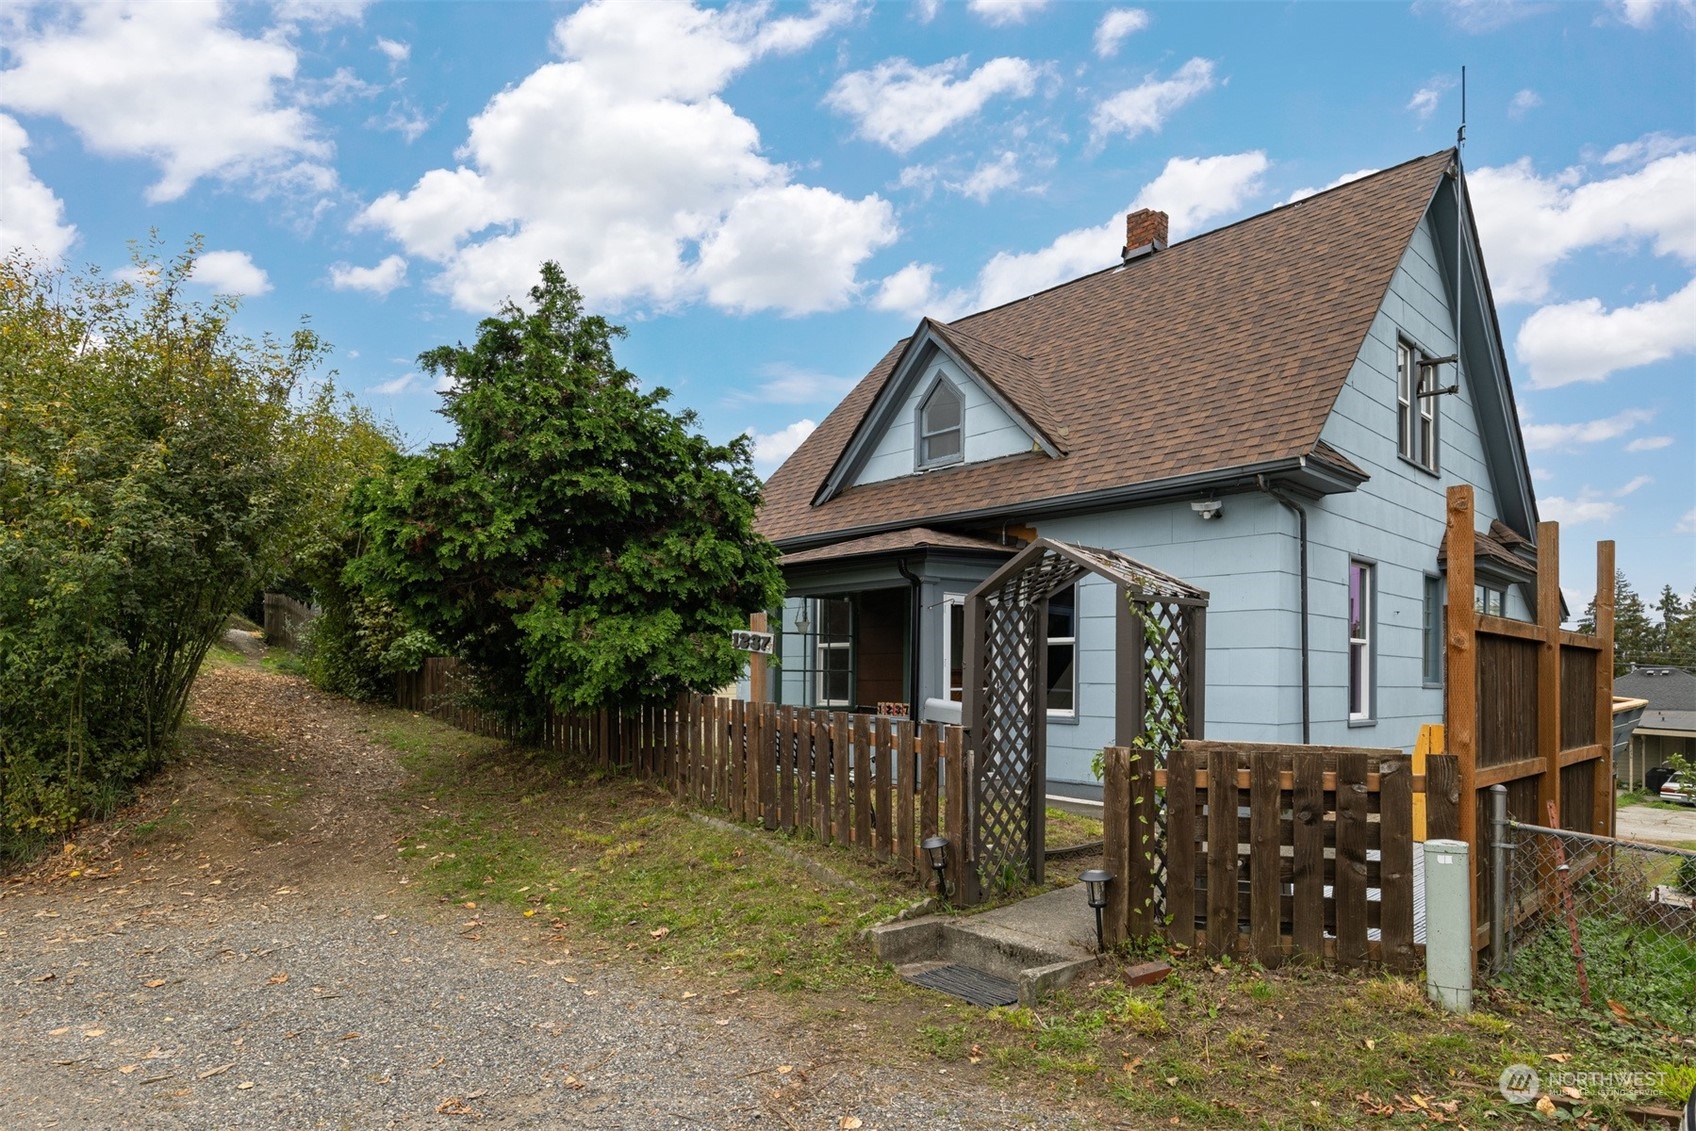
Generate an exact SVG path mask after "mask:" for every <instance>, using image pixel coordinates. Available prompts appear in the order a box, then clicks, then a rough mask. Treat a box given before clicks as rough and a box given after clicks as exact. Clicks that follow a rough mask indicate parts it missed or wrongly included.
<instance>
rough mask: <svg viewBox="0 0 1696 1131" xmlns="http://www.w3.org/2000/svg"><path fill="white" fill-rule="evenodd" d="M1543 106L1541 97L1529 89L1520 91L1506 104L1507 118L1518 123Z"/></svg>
mask: <svg viewBox="0 0 1696 1131" xmlns="http://www.w3.org/2000/svg"><path fill="white" fill-rule="evenodd" d="M1541 105H1543V96H1542V95H1540V94H1538V93H1537V92H1536V91H1535V90H1531V89H1529V88H1527V89H1525V90H1521V91H1519V92H1518V93H1516V94H1515V95H1514V96H1513V99H1512V100H1511V101H1510V102H1509V103H1508V117H1510V118H1512V119H1514V120H1515V121H1518V120H1519V119H1520V118H1523V117H1525V116H1526V115H1527V114H1529V113H1531V111H1533V110H1535V109H1537V107H1539V106H1541Z"/></svg>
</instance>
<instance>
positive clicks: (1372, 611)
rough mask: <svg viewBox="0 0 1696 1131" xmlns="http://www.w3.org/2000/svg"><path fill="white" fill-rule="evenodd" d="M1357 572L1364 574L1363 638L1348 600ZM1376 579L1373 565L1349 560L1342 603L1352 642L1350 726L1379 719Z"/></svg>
mask: <svg viewBox="0 0 1696 1131" xmlns="http://www.w3.org/2000/svg"><path fill="white" fill-rule="evenodd" d="M1356 569H1359V570H1361V571H1363V576H1362V578H1361V587H1360V601H1361V605H1362V606H1363V608H1362V609H1361V616H1360V623H1361V630H1362V635H1360V636H1356V635H1355V634H1354V619H1353V617H1352V616H1351V615H1350V610H1349V609H1348V608H1347V607H1346V606H1347V602H1348V599H1349V590H1351V589H1352V588H1353V586H1354V571H1355V570H1356ZM1376 575H1377V569H1376V568H1375V566H1374V565H1373V563H1372V562H1369V561H1362V560H1361V559H1359V558H1350V559H1349V577H1348V582H1347V584H1345V585H1344V587H1343V601H1344V604H1345V608H1344V618H1345V620H1346V621H1347V622H1348V623H1347V631H1348V634H1349V635H1348V642H1349V644H1348V679H1347V682H1346V693H1347V695H1348V700H1347V705H1348V708H1349V712H1348V715H1349V722H1351V723H1369V722H1373V721H1374V720H1375V719H1376V718H1377V716H1376V715H1375V714H1374V713H1373V712H1374V711H1375V709H1376V707H1377V702H1376V700H1377V694H1376V691H1377V688H1376V685H1375V683H1374V676H1375V673H1374V671H1373V660H1374V656H1373V654H1372V651H1373V635H1374V633H1375V631H1376V628H1377V625H1376V624H1375V623H1374V619H1373V618H1375V617H1376V616H1377V614H1378V610H1377V607H1376V606H1377V595H1376V593H1374V592H1373V590H1374V589H1375V588H1376V585H1377V576H1376ZM1357 648H1358V649H1359V650H1360V689H1359V690H1360V709H1359V710H1356V709H1355V706H1354V698H1355V694H1354V693H1355V687H1354V671H1355V665H1354V658H1355V650H1356V649H1357Z"/></svg>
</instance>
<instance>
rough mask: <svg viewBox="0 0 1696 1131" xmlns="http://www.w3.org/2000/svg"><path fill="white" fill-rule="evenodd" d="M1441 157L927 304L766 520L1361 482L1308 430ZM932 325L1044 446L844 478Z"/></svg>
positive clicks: (798, 463)
mask: <svg viewBox="0 0 1696 1131" xmlns="http://www.w3.org/2000/svg"><path fill="white" fill-rule="evenodd" d="M1454 165H1455V153H1454V151H1453V150H1444V151H1442V152H1440V153H1434V154H1431V155H1430V156H1427V157H1421V158H1418V159H1417V160H1414V161H1409V162H1407V163H1405V164H1403V165H1399V166H1396V167H1395V168H1392V169H1388V170H1385V171H1384V172H1381V173H1378V174H1375V175H1373V176H1370V177H1365V178H1362V179H1360V180H1357V181H1353V182H1350V183H1349V184H1346V185H1343V186H1341V187H1339V188H1335V189H1332V190H1329V191H1327V192H1323V193H1320V194H1318V195H1315V196H1311V197H1308V198H1306V199H1304V200H1301V201H1298V202H1296V203H1294V204H1288V205H1284V206H1282V207H1279V208H1275V209H1273V210H1272V211H1270V212H1266V213H1263V214H1261V215H1259V216H1254V217H1251V218H1249V219H1247V220H1243V221H1241V222H1239V223H1236V224H1233V225H1230V226H1229V227H1225V228H1220V229H1217V230H1215V231H1212V232H1207V233H1205V234H1203V235H1200V236H1196V237H1194V238H1192V239H1188V240H1185V241H1183V242H1180V243H1176V244H1173V245H1172V246H1170V247H1169V248H1167V249H1165V250H1164V251H1158V252H1155V253H1154V254H1151V255H1146V256H1143V257H1141V258H1138V259H1133V260H1131V261H1129V262H1127V263H1124V264H1121V265H1117V266H1114V267H1112V268H1109V269H1107V270H1104V271H1100V272H1097V273H1095V274H1093V275H1087V276H1085V277H1083V278H1081V279H1077V280H1074V281H1072V282H1070V283H1065V284H1062V285H1061V286H1058V287H1054V288H1052V289H1050V290H1047V291H1043V292H1041V293H1039V294H1035V295H1031V296H1030V297H1028V298H1024V299H1021V300H1019V301H1017V302H1013V303H1009V304H1007V305H1005V306H1000V307H996V308H994V309H992V310H987V311H983V312H981V313H979V314H974V315H971V316H969V317H966V318H962V319H959V320H957V321H955V322H952V323H948V324H946V325H943V324H938V323H935V322H933V321H931V320H928V319H927V320H925V321H923V322H921V323H920V327H919V330H918V332H917V333H916V335H915V338H912V339H906V340H904V341H902V342H899V343H897V344H896V345H895V347H894V348H892V349H891V350H890V351H889V352H888V353H887V354H886V355H885V356H884V358H883V360H882V361H880V362H879V363H878V364H877V366H875V367H874V368H873V369H872V371H871V372H870V373H869V374H868V375H867V376H866V377H865V378H864V379H863V380H862V381H861V382H860V384H859V385H858V386H857V387H856V388H855V389H854V391H853V392H851V393H850V394H849V395H848V397H847V398H846V399H845V400H843V402H842V403H841V404H840V405H838V406H837V408H836V409H835V410H834V411H833V412H831V413H830V415H829V416H827V417H826V418H825V420H824V422H823V423H822V424H820V425H819V427H818V428H817V429H816V430H815V431H814V432H813V434H812V435H811V436H810V437H808V439H807V440H806V441H805V442H804V443H803V444H802V445H801V446H800V447H799V448H798V449H797V450H796V452H795V453H794V455H792V456H791V457H790V458H789V459H788V460H787V461H786V462H785V463H784V464H783V466H782V467H781V468H779V469H778V471H777V472H776V473H775V474H774V475H773V476H772V477H771V479H770V480H769V481H768V482H767V484H766V490H765V503H764V505H763V507H762V509H761V513H760V518H759V527H760V529H761V530H762V532H764V533H765V534H766V535H767V536H768V537H770V538H771V539H773V540H774V541H776V542H777V543H779V544H780V545H787V546H792V547H797V548H799V547H803V546H807V545H814V544H818V543H822V542H828V541H831V540H833V539H841V538H844V537H852V536H854V535H859V534H866V533H871V532H873V531H877V530H881V529H890V528H895V527H904V526H911V525H914V524H918V523H930V524H933V525H943V524H952V523H954V522H970V521H974V520H977V519H980V518H983V517H985V516H988V515H991V514H1009V513H1018V512H1020V511H1025V512H1039V511H1042V510H1045V509H1053V508H1055V507H1060V506H1068V505H1069V506H1089V505H1114V504H1115V503H1120V502H1127V501H1134V499H1135V498H1139V497H1156V494H1157V493H1158V492H1160V491H1164V492H1165V493H1166V494H1168V495H1170V494H1176V493H1179V492H1181V491H1182V490H1184V489H1186V486H1188V487H1190V488H1192V489H1195V490H1203V489H1206V485H1208V484H1209V483H1220V482H1225V481H1226V480H1227V478H1228V477H1230V476H1236V477H1239V478H1241V477H1246V476H1252V475H1253V474H1255V473H1257V472H1266V473H1285V474H1294V473H1297V472H1301V473H1302V474H1312V475H1314V476H1316V477H1320V478H1323V479H1326V480H1328V481H1330V482H1333V483H1334V484H1335V486H1332V487H1330V488H1329V489H1332V490H1345V489H1348V488H1350V487H1352V486H1355V485H1358V483H1359V482H1361V481H1363V480H1364V479H1365V478H1366V474H1365V472H1363V471H1361V470H1360V469H1359V468H1358V467H1356V466H1355V465H1354V464H1353V463H1351V462H1350V461H1349V460H1348V459H1347V458H1346V457H1344V456H1342V455H1341V454H1340V453H1338V452H1336V451H1334V450H1333V449H1331V448H1329V447H1328V446H1327V445H1324V444H1322V443H1321V442H1320V439H1319V435H1320V430H1321V429H1322V428H1323V427H1324V426H1325V422H1326V420H1327V418H1328V417H1329V416H1330V413H1331V410H1332V408H1333V406H1334V404H1335V402H1336V399H1337V396H1338V394H1339V392H1340V391H1341V389H1342V387H1343V383H1344V381H1345V380H1346V379H1347V377H1348V375H1349V372H1350V370H1351V368H1352V367H1353V365H1354V362H1355V359H1356V356H1357V355H1358V354H1359V352H1360V349H1361V345H1362V343H1363V341H1364V339H1365V337H1366V334H1367V332H1368V330H1369V329H1370V327H1371V325H1372V322H1373V319H1374V317H1375V316H1376V314H1377V312H1378V309H1379V307H1380V305H1381V304H1382V302H1383V298H1384V294H1385V292H1386V290H1387V289H1388V287H1389V284H1390V281H1391V278H1392V276H1393V275H1394V273H1395V271H1396V268H1397V266H1398V265H1399V264H1400V263H1401V260H1402V256H1403V253H1404V251H1405V250H1406V248H1407V245H1408V242H1409V240H1410V239H1411V238H1412V236H1413V232H1414V230H1415V228H1416V227H1417V225H1418V224H1419V223H1420V221H1421V220H1422V218H1423V217H1424V216H1425V213H1426V210H1427V209H1428V208H1429V206H1430V205H1431V203H1432V200H1433V197H1434V196H1435V194H1436V193H1437V191H1438V189H1439V188H1440V187H1441V185H1442V183H1443V179H1444V177H1446V176H1447V175H1448V173H1449V171H1450V170H1451V168H1453V167H1454ZM933 332H934V334H935V336H936V338H938V339H939V340H941V341H942V342H944V343H945V344H947V345H948V346H949V348H950V349H951V350H953V351H955V352H957V353H958V354H960V355H962V360H964V361H966V362H967V363H969V364H970V365H971V366H972V367H974V368H975V369H976V371H977V373H978V374H980V375H981V376H982V377H984V378H985V379H986V381H987V382H988V383H989V384H991V385H992V386H993V387H994V389H995V390H996V391H997V392H998V393H999V395H1000V396H1001V397H1003V398H1005V399H1006V400H1007V401H1008V402H1010V403H1011V404H1012V405H1013V407H1014V408H1015V409H1016V410H1017V411H1018V413H1019V414H1021V415H1022V416H1023V417H1024V418H1025V419H1026V420H1027V421H1028V422H1030V423H1031V424H1032V425H1033V426H1034V427H1035V428H1036V429H1037V430H1038V431H1039V432H1040V433H1041V434H1042V435H1041V436H1040V437H1039V439H1041V440H1046V441H1048V442H1049V443H1050V445H1051V446H1052V447H1053V448H1055V449H1056V450H1057V451H1056V454H1049V453H1048V452H1044V451H1032V452H1029V453H1024V454H1019V455H1013V456H1006V457H1003V458H1000V459H995V460H986V461H982V462H969V463H961V464H954V465H952V466H949V467H945V468H938V469H935V470H931V471H927V472H924V473H922V474H915V475H908V476H901V477H898V478H895V479H888V480H883V481H880V482H874V483H867V484H862V485H859V486H849V485H846V482H845V477H844V476H843V475H842V474H841V469H840V467H839V465H840V464H842V462H843V457H844V455H845V453H846V452H847V451H848V449H849V446H850V444H851V442H853V441H854V439H855V437H856V434H857V433H858V432H859V431H861V430H862V422H863V421H864V420H865V419H866V417H867V415H868V413H870V412H871V411H872V409H873V408H874V405H877V404H878V403H879V402H880V394H882V393H883V392H884V390H885V386H886V385H887V384H889V382H890V379H891V378H892V376H896V375H897V374H898V373H901V372H902V366H903V364H904V358H905V356H906V354H907V353H908V352H909V351H908V346H909V344H910V343H912V342H913V341H915V340H917V338H919V337H924V336H927V335H929V334H930V333H933ZM884 399H887V398H884ZM815 500H818V502H817V504H816V505H815Z"/></svg>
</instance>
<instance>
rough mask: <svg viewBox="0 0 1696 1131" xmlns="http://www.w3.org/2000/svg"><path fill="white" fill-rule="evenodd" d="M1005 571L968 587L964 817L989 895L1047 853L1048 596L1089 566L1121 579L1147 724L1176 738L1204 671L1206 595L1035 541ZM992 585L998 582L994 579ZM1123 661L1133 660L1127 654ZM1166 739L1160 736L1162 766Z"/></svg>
mask: <svg viewBox="0 0 1696 1131" xmlns="http://www.w3.org/2000/svg"><path fill="white" fill-rule="evenodd" d="M1007 568H1008V570H1010V571H1011V572H1007V573H1004V574H999V575H997V577H996V579H995V580H994V581H992V582H990V583H986V586H985V587H983V588H980V589H979V590H978V591H977V592H975V593H974V594H973V595H972V598H971V599H972V600H973V601H981V608H982V611H983V639H982V641H981V642H980V643H981V647H980V648H979V649H978V661H977V664H978V666H977V667H976V669H975V670H974V671H972V672H969V673H967V679H968V681H970V686H971V687H973V688H976V689H978V694H979V697H980V699H979V702H978V704H977V708H978V718H977V719H976V720H975V721H968V725H970V726H972V727H973V728H974V731H973V734H972V743H973V752H974V754H975V757H976V763H975V772H974V774H973V779H972V782H971V787H970V789H969V791H968V795H967V803H968V808H969V809H970V812H969V813H968V814H967V819H966V824H967V828H968V829H969V830H970V835H971V838H972V845H973V851H972V860H973V864H972V866H973V868H974V869H975V871H976V874H977V879H978V882H979V886H980V887H981V889H982V894H983V895H985V896H993V895H995V894H997V893H1001V892H1005V891H1007V890H1008V889H1010V888H1013V887H1016V886H1019V885H1021V884H1023V883H1026V882H1028V881H1030V880H1031V879H1034V878H1035V876H1036V874H1037V865H1038V863H1039V862H1040V859H1041V857H1040V856H1039V855H1038V854H1039V853H1041V852H1042V851H1043V846H1042V845H1041V844H1037V843H1033V832H1034V818H1035V816H1036V815H1037V813H1038V810H1037V809H1036V808H1035V806H1037V805H1040V804H1042V803H1043V792H1044V789H1045V787H1046V785H1047V783H1046V782H1044V781H1039V780H1037V779H1038V778H1039V776H1040V774H1041V771H1042V767H1041V766H1040V765H1039V761H1038V746H1039V743H1040V740H1041V738H1042V736H1043V735H1045V734H1046V731H1045V730H1041V731H1039V729H1038V728H1039V727H1041V728H1045V727H1046V726H1047V723H1048V713H1047V710H1046V701H1045V694H1044V691H1045V689H1044V687H1043V685H1042V682H1041V680H1040V679H1039V674H1038V673H1039V672H1040V671H1041V670H1042V667H1043V662H1044V655H1045V652H1046V644H1047V640H1046V632H1045V629H1046V626H1045V625H1044V624H1043V622H1042V614H1043V610H1044V608H1045V602H1046V600H1047V598H1049V597H1050V596H1052V595H1053V594H1054V593H1055V592H1057V591H1058V590H1061V589H1064V588H1065V587H1066V586H1068V585H1070V584H1072V583H1073V582H1074V581H1076V580H1077V579H1078V578H1079V577H1080V576H1082V575H1083V574H1085V573H1094V574H1097V575H1100V576H1101V577H1103V578H1106V579H1108V580H1110V581H1113V582H1114V583H1115V584H1117V585H1122V586H1124V587H1125V591H1128V592H1129V594H1130V598H1131V601H1132V606H1133V611H1135V612H1137V613H1138V614H1139V615H1140V616H1141V618H1142V622H1143V628H1144V632H1143V635H1144V642H1143V672H1144V676H1145V678H1144V681H1143V701H1142V706H1143V718H1142V722H1143V724H1144V729H1145V731H1146V732H1152V733H1154V734H1156V735H1163V736H1168V737H1169V738H1170V740H1171V741H1176V740H1178V739H1181V738H1184V737H1188V736H1189V734H1190V733H1191V732H1192V728H1191V727H1190V726H1189V720H1188V719H1186V718H1185V717H1184V712H1185V710H1187V707H1188V704H1190V703H1191V702H1192V701H1193V697H1192V695H1191V691H1192V688H1193V687H1195V686H1197V684H1196V681H1199V680H1200V679H1201V672H1200V668H1201V657H1200V656H1199V655H1192V654H1191V652H1192V648H1193V645H1194V642H1195V640H1196V639H1197V637H1196V635H1195V632H1194V621H1193V618H1194V617H1196V616H1197V615H1198V613H1199V611H1200V609H1201V608H1203V607H1204V606H1205V605H1206V603H1207V594H1206V593H1205V592H1203V591H1202V590H1199V589H1196V588H1194V587H1193V586H1191V585H1189V584H1188V583H1186V582H1184V581H1181V580H1179V579H1178V578H1175V577H1172V576H1171V575H1169V574H1164V573H1161V572H1160V571H1158V570H1155V569H1152V568H1150V567H1148V566H1145V565H1143V564H1142V563H1140V562H1137V561H1134V560H1132V559H1131V558H1128V557H1126V556H1125V555H1123V554H1119V553H1116V552H1114V551H1111V550H1099V549H1092V548H1090V547H1087V546H1074V545H1070V544H1067V543H1061V542H1052V541H1049V540H1047V539H1038V540H1037V542H1035V543H1033V544H1032V545H1031V546H1028V547H1027V548H1026V549H1025V550H1024V551H1022V552H1021V553H1020V554H1019V555H1016V556H1015V558H1014V560H1013V562H1010V563H1009V565H1008V567H1007ZM991 586H993V588H991ZM1118 662H1119V663H1120V664H1127V663H1129V662H1130V657H1128V656H1121V657H1119V661H1118ZM1167 748H1168V742H1167V741H1166V740H1165V739H1164V738H1163V739H1162V741H1160V742H1158V743H1156V744H1155V750H1156V758H1157V760H1158V763H1159V764H1160V765H1161V766H1164V765H1165V764H1166V754H1167ZM1152 851H1153V852H1154V854H1155V857H1156V860H1155V874H1156V881H1155V892H1154V895H1155V900H1156V907H1157V908H1158V910H1159V912H1160V913H1161V914H1165V908H1166V811H1165V807H1164V804H1162V805H1161V806H1160V807H1159V809H1158V811H1157V818H1156V836H1155V844H1154V847H1153V849H1152Z"/></svg>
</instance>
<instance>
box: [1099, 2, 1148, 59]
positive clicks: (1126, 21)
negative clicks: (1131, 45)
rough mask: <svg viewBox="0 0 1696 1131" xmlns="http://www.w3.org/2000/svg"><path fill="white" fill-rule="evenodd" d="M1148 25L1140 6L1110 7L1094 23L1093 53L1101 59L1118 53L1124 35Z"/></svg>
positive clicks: (1146, 16) (1146, 17)
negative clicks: (1099, 20) (1097, 21)
mask: <svg viewBox="0 0 1696 1131" xmlns="http://www.w3.org/2000/svg"><path fill="white" fill-rule="evenodd" d="M1147 26H1148V13H1147V12H1145V11H1143V10H1142V9H1141V8H1112V9H1109V10H1108V12H1107V13H1106V15H1104V16H1102V17H1101V22H1100V23H1098V24H1096V25H1095V53H1096V54H1097V55H1099V56H1101V57H1102V58H1103V59H1106V58H1109V57H1111V56H1113V55H1117V54H1118V53H1119V45H1120V44H1121V43H1123V42H1124V41H1125V37H1126V36H1128V35H1133V34H1135V33H1136V32H1139V31H1141V30H1142V29H1143V28H1145V27H1147Z"/></svg>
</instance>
